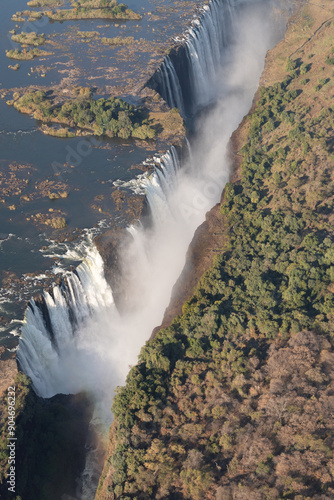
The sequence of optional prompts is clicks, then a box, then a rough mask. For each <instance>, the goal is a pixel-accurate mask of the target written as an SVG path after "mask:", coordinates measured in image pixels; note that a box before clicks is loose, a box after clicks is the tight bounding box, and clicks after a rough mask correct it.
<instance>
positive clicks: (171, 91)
mask: <svg viewBox="0 0 334 500" xmlns="http://www.w3.org/2000/svg"><path fill="white" fill-rule="evenodd" d="M159 71H160V73H161V84H162V90H161V94H162V96H163V97H164V99H165V101H166V102H167V103H168V104H169V106H170V107H171V108H179V110H180V113H181V115H182V116H184V114H185V111H184V105H183V97H182V90H181V85H180V81H179V78H178V76H177V74H176V71H175V68H174V65H173V63H172V61H171V59H170V57H169V56H166V57H165V59H164V61H163V63H162V65H161V67H160V68H159Z"/></svg>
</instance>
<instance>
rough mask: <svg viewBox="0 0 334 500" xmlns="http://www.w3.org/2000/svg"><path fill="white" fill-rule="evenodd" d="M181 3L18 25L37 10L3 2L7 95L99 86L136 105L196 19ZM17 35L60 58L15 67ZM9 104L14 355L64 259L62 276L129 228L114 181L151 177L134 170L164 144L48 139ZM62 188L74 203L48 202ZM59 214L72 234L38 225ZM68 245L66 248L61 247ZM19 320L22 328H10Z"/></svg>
mask: <svg viewBox="0 0 334 500" xmlns="http://www.w3.org/2000/svg"><path fill="white" fill-rule="evenodd" d="M177 4H178V5H179V7H178V8H179V11H178V14H177V13H176V11H177V9H176V10H175V11H174V8H175V7H176V6H177ZM180 4H182V2H173V1H170V0H163V1H160V0H157V1H155V0H151V1H150V0H148V1H147V0H142V1H140V2H137V1H134V0H131V1H130V2H128V5H129V7H132V8H133V9H134V10H135V11H136V12H140V13H141V14H142V15H143V19H142V20H141V21H128V22H120V23H115V22H111V21H106V20H84V21H67V22H63V23H60V22H54V23H51V22H49V21H48V19H46V18H43V19H41V20H39V21H36V22H33V23H27V22H26V23H18V24H16V23H15V22H13V21H11V17H12V15H13V14H14V13H15V12H17V11H23V10H24V9H26V8H27V6H26V1H25V0H13V1H11V2H2V5H1V17H0V75H1V76H0V91H1V90H2V89H11V88H14V87H27V86H29V85H44V86H45V85H46V86H49V85H58V84H61V85H62V86H63V87H64V88H66V86H67V85H82V86H94V88H95V89H96V90H97V91H98V92H99V93H100V94H101V95H108V92H113V91H116V92H117V91H118V92H119V93H120V94H121V95H124V97H125V98H127V99H128V100H129V101H130V102H136V99H137V98H136V95H135V93H133V94H131V93H129V89H131V86H133V84H134V82H135V81H137V80H138V79H139V78H143V70H146V71H147V68H148V64H149V62H150V61H151V64H152V63H154V60H156V59H157V58H159V57H160V55H159V53H158V52H159V51H157V49H159V47H160V46H161V44H165V43H166V41H167V39H168V38H169V37H171V36H173V35H176V34H177V33H179V32H180V31H181V30H182V26H183V25H184V23H185V22H187V20H188V17H189V9H188V10H187V9H183V10H182V13H181V14H180ZM64 7H69V4H66V3H65V5H64ZM117 24H118V26H117ZM13 29H16V31H17V32H21V31H26V32H30V31H36V32H37V33H45V35H46V37H47V40H49V42H48V43H47V44H46V45H44V46H41V47H40V48H41V49H43V50H48V51H49V50H50V51H52V52H53V55H51V56H48V57H43V58H35V59H34V60H33V61H19V64H20V69H19V70H18V71H13V70H12V69H9V68H8V66H9V65H14V64H16V62H17V61H14V60H11V59H8V58H7V57H6V55H5V51H6V50H10V49H11V48H19V44H16V43H14V42H12V41H11V35H10V34H9V31H10V30H13ZM78 30H80V31H97V32H98V33H99V37H103V36H106V37H114V36H120V35H122V36H133V37H134V38H135V40H141V41H142V44H146V45H145V47H146V49H147V50H144V49H143V50H140V47H137V50H136V51H134V53H131V54H130V53H127V52H126V50H125V49H124V48H119V47H117V48H112V47H108V46H103V45H101V43H99V41H98V40H92V41H90V42H89V43H83V42H82V40H81V38H80V37H78V36H77V32H78ZM143 47H144V45H143ZM39 68H40V69H41V71H40V72H39V71H37V70H38V69H39ZM42 74H43V75H45V76H41V75H42ZM144 76H145V75H144ZM6 99H9V96H8V97H5V98H4V99H0V175H1V177H0V180H1V185H0V186H1V187H5V188H6V192H5V193H2V194H1V193H0V317H1V319H0V346H1V345H4V346H6V347H8V348H11V349H13V348H15V346H16V345H17V338H16V336H15V335H16V334H17V331H18V326H19V325H20V323H19V321H17V320H21V319H22V318H23V312H24V308H25V305H26V302H27V300H29V298H30V297H31V295H32V294H34V293H37V292H39V291H40V290H41V289H42V288H43V286H45V284H46V282H45V273H47V274H48V275H49V274H51V276H52V274H57V271H60V268H59V265H58V264H59V258H60V259H61V260H62V264H63V266H62V270H61V272H63V268H64V267H65V268H69V266H70V265H72V264H73V265H75V264H77V261H76V260H74V259H73V258H71V256H73V253H71V249H73V247H75V246H76V245H78V244H79V243H80V242H81V241H85V240H87V238H88V239H89V238H90V237H91V236H92V235H96V234H98V233H99V232H100V231H101V229H102V228H106V227H108V226H110V225H115V224H116V225H125V224H127V220H125V219H124V217H122V216H121V215H120V214H119V213H118V212H117V210H115V205H114V204H113V203H112V200H111V197H110V194H111V188H112V186H113V182H115V181H117V180H122V181H129V180H131V179H133V178H134V177H135V176H136V175H138V174H139V173H140V172H141V171H140V170H138V169H133V168H131V166H133V165H140V164H141V163H142V162H143V161H144V160H145V159H146V158H147V157H148V156H150V155H152V154H155V153H156V146H155V144H154V143H152V144H148V145H146V146H145V147H142V146H141V145H140V144H139V142H138V141H137V143H136V144H134V143H133V142H130V141H120V140H117V139H115V140H108V141H107V140H105V139H102V138H98V139H95V140H92V139H91V138H74V139H59V138H54V137H50V136H45V135H44V134H42V133H41V132H40V131H39V130H38V126H37V125H38V124H37V123H36V121H35V120H34V119H32V118H30V117H29V116H26V115H21V114H19V113H18V112H17V111H16V110H15V109H13V108H11V107H9V106H7V104H6V102H5V101H6ZM52 183H58V184H57V185H58V186H60V188H61V189H63V190H65V191H67V192H68V193H69V196H68V197H67V198H60V199H57V200H52V201H51V200H50V199H49V198H48V196H46V195H45V190H44V195H39V194H38V193H39V192H40V190H41V189H40V188H41V186H43V185H44V186H45V185H46V186H51V191H52V185H54V184H52ZM22 197H25V198H30V201H26V200H25V199H23V198H22ZM10 207H12V208H14V209H10ZM50 210H53V211H60V212H61V215H64V216H65V218H66V221H67V224H68V226H67V228H66V231H63V232H59V231H54V230H52V229H51V228H50V227H49V226H46V225H43V224H36V216H37V214H42V215H47V214H48V213H50ZM87 229H88V230H89V231H88V233H87ZM82 231H83V232H82ZM59 238H60V239H62V240H65V244H62V245H57V244H56V241H57V240H59ZM46 247H47V248H46ZM74 254H75V252H74ZM62 256H64V259H62ZM31 274H33V275H35V276H31ZM11 320H15V321H14V322H12V323H9V321H11ZM13 334H14V335H13Z"/></svg>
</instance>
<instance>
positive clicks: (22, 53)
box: [6, 49, 52, 61]
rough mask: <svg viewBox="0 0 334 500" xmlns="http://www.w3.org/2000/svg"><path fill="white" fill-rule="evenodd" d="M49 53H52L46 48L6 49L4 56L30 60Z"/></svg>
mask: <svg viewBox="0 0 334 500" xmlns="http://www.w3.org/2000/svg"><path fill="white" fill-rule="evenodd" d="M50 55H52V52H48V51H46V50H40V49H31V50H26V49H24V50H19V49H15V50H14V49H11V50H6V57H8V58H9V59H17V60H18V61H30V60H31V59H34V58H35V57H42V56H50Z"/></svg>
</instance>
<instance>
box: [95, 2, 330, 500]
mask: <svg viewBox="0 0 334 500" xmlns="http://www.w3.org/2000/svg"><path fill="white" fill-rule="evenodd" d="M322 7H323V10H322V9H320V8H319V2H316V4H313V3H312V4H311V3H309V4H307V5H306V6H304V7H302V8H301V9H300V10H299V11H298V13H297V14H296V15H295V16H294V18H293V19H292V21H293V22H291V23H290V24H289V27H288V32H287V34H286V37H285V40H284V41H283V42H282V43H280V44H278V46H277V47H276V48H275V49H274V50H273V51H271V52H270V53H269V55H268V57H267V63H266V69H265V72H264V75H263V77H262V82H261V87H260V89H259V92H258V95H257V99H256V103H255V104H254V106H253V109H252V111H251V113H250V114H249V116H248V118H247V119H245V120H244V121H243V123H242V125H241V126H240V128H239V130H238V131H237V133H236V134H235V136H234V138H233V145H234V146H233V147H234V154H235V162H236V171H235V175H234V180H233V182H231V183H228V184H227V186H226V187H225V190H224V195H223V199H222V202H221V204H220V216H219V222H217V228H216V230H217V231H220V232H221V233H222V234H223V243H222V245H221V247H220V248H218V249H217V253H216V257H215V258H214V259H213V262H212V265H211V267H210V268H209V269H208V271H207V272H206V273H205V274H204V275H203V276H202V278H201V279H200V281H199V283H198V285H197V287H196V289H195V291H194V293H193V295H192V296H191V297H190V298H189V300H188V301H187V302H186V303H185V304H184V306H183V310H182V314H181V315H180V316H178V317H177V318H176V319H175V320H174V321H173V322H172V324H171V325H170V326H169V327H167V328H164V329H162V330H161V331H160V332H158V334H156V335H155V337H154V338H153V339H152V340H150V341H149V342H147V344H146V345H145V347H143V349H142V351H141V354H140V357H139V363H138V364H137V365H136V366H135V367H133V368H132V369H131V371H130V373H129V375H128V377H127V383H126V386H125V387H120V388H119V389H118V393H117V395H116V397H115V400H114V404H113V413H114V415H115V421H114V423H113V425H112V427H111V431H110V445H109V454H108V457H107V460H106V463H105V469H104V472H103V474H102V477H101V480H100V484H99V487H98V492H97V496H96V498H97V499H99V500H100V499H106V498H108V499H113V498H114V499H122V500H128V499H130V498H136V499H151V498H156V499H162V498H175V499H176V498H177V499H189V498H191V499H195V500H199V499H201V498H205V499H212V500H214V499H215V500H223V499H224V500H225V499H239V498H251V499H261V500H262V499H263V500H264V499H269V498H270V499H282V498H298V499H300V500H301V499H306V498H315V499H319V500H320V499H324V500H325V499H326V500H327V499H328V500H329V499H331V498H333V496H334V483H333V480H334V460H333V430H334V428H333V418H332V415H333V407H334V406H333V405H334V397H333V389H334V378H333V375H334V353H333V341H334V337H333V335H334V326H333V317H334V316H333V315H334V296H333V292H334V285H333V283H334V246H333V220H334V219H333V217H334V216H333V205H334V198H333V189H334V177H333V159H334V156H333V137H332V130H333V126H334V107H333V71H332V65H331V61H330V60H331V57H332V55H331V54H332V53H333V44H334V40H333V17H332V11H331V5H330V2H326V4H325V5H323V4H322Z"/></svg>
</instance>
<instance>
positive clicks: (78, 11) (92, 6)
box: [12, 0, 142, 22]
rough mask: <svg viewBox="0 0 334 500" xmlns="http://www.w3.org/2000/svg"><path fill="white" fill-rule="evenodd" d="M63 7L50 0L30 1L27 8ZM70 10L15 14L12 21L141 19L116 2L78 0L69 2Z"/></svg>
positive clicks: (111, 0)
mask: <svg viewBox="0 0 334 500" xmlns="http://www.w3.org/2000/svg"><path fill="white" fill-rule="evenodd" d="M61 5H63V2H60V1H59V2H58V1H55V2H54V1H52V0H32V2H28V6H29V7H57V6H61ZM71 6H72V9H57V8H54V9H52V10H44V11H40V12H36V11H29V10H27V11H23V12H17V13H16V14H14V15H13V17H12V20H13V21H16V22H22V21H24V20H25V18H24V16H28V17H29V18H32V17H35V18H36V17H42V16H47V17H48V18H49V19H51V20H53V21H68V20H75V19H77V20H79V19H124V20H126V19H133V20H140V19H141V18H142V17H141V16H140V15H139V14H136V13H135V12H134V11H133V10H131V9H128V7H127V5H125V4H124V3H120V4H119V3H118V2H117V0H79V1H72V2H71Z"/></svg>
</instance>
